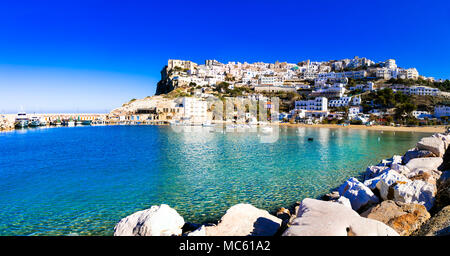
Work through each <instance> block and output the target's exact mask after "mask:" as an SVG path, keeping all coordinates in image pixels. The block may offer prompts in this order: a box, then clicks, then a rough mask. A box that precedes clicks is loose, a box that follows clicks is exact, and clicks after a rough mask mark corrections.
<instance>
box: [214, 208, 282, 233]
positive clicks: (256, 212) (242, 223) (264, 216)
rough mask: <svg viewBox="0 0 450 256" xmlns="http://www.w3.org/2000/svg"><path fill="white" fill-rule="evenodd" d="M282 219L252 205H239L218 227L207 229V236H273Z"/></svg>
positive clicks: (231, 209)
mask: <svg viewBox="0 0 450 256" xmlns="http://www.w3.org/2000/svg"><path fill="white" fill-rule="evenodd" d="M281 222H282V221H281V219H279V218H277V217H275V216H273V215H271V214H269V213H268V212H267V211H265V210H261V209H258V208H256V207H254V206H252V205H251V204H237V205H234V206H232V207H231V208H230V209H228V210H227V212H226V213H225V215H224V216H223V217H222V218H221V220H220V222H219V224H218V225H217V226H210V227H206V235H207V236H272V235H274V234H275V233H276V232H277V231H278V229H279V228H280V226H281Z"/></svg>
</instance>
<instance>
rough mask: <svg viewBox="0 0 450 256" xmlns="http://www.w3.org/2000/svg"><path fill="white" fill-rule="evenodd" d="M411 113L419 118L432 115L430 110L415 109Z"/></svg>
mask: <svg viewBox="0 0 450 256" xmlns="http://www.w3.org/2000/svg"><path fill="white" fill-rule="evenodd" d="M411 114H412V115H413V116H414V117H415V118H417V119H424V118H425V117H431V114H430V112H428V111H418V110H414V111H413V112H411Z"/></svg>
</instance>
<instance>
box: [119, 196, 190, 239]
mask: <svg viewBox="0 0 450 256" xmlns="http://www.w3.org/2000/svg"><path fill="white" fill-rule="evenodd" d="M183 225H184V219H183V217H181V216H180V215H179V214H178V213H177V211H176V210H175V209H172V208H170V207H169V206H168V205H166V204H161V205H160V206H157V205H155V206H152V207H151V208H150V209H146V210H143V211H139V212H136V213H133V214H131V215H129V216H127V217H125V218H123V219H122V220H120V221H119V223H117V225H116V226H115V227H114V236H179V235H181V233H182V230H181V228H182V227H183Z"/></svg>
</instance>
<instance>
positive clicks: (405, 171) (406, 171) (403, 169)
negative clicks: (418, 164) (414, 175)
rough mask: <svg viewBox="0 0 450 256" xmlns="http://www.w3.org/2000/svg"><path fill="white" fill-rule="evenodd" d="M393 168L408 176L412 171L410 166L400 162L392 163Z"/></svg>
mask: <svg viewBox="0 0 450 256" xmlns="http://www.w3.org/2000/svg"><path fill="white" fill-rule="evenodd" d="M391 170H393V171H396V172H398V173H400V174H402V175H405V176H407V175H408V174H409V173H410V172H411V170H410V169H409V168H408V167H406V165H402V164H398V163H395V164H392V165H391Z"/></svg>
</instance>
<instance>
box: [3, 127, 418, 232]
mask: <svg viewBox="0 0 450 256" xmlns="http://www.w3.org/2000/svg"><path fill="white" fill-rule="evenodd" d="M426 135H427V134H424V133H411V132H396V133H393V132H383V133H381V132H379V131H367V130H348V129H327V128H280V132H279V138H278V140H276V141H275V143H261V136H263V134H261V133H260V132H251V133H250V132H247V133H228V132H225V133H217V132H215V133H212V132H208V130H206V129H205V128H203V129H200V131H198V132H174V131H173V130H172V128H171V127H167V126H102V127H73V128H69V127H63V128H47V129H29V130H23V131H15V132H8V133H0V177H1V178H0V235H73V234H78V235H112V233H113V228H114V225H115V224H116V223H117V222H118V221H119V220H120V219H121V218H123V217H125V216H127V215H129V214H131V213H133V212H136V211H138V210H142V209H145V208H149V207H150V206H151V205H157V204H162V203H165V204H168V205H170V206H171V207H173V208H175V209H176V210H177V211H178V212H179V213H180V214H181V215H182V216H183V217H184V218H185V221H190V222H197V223H198V222H203V221H208V220H217V219H219V218H220V217H221V216H222V215H223V214H224V212H225V211H226V210H227V209H228V208H229V207H230V206H232V205H234V204H236V203H243V202H246V203H251V204H253V205H255V206H257V207H259V208H263V209H266V210H269V211H273V210H275V209H276V208H278V207H281V206H289V205H291V204H292V203H294V202H295V201H299V200H301V199H303V198H305V197H313V198H315V197H318V196H320V195H321V194H324V193H327V192H328V191H329V189H331V188H333V187H336V186H338V185H339V184H340V183H342V181H344V180H346V179H347V178H348V177H350V176H354V175H358V174H360V173H362V172H363V171H364V170H365V168H366V166H367V165H370V164H376V163H378V162H379V160H381V159H382V158H387V157H390V156H392V155H393V154H403V153H404V152H405V151H406V150H408V149H409V148H411V147H413V146H414V145H415V143H416V142H417V141H418V140H419V139H420V138H421V137H424V136H426ZM308 137H312V138H314V140H313V141H308V140H307V138H308Z"/></svg>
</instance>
